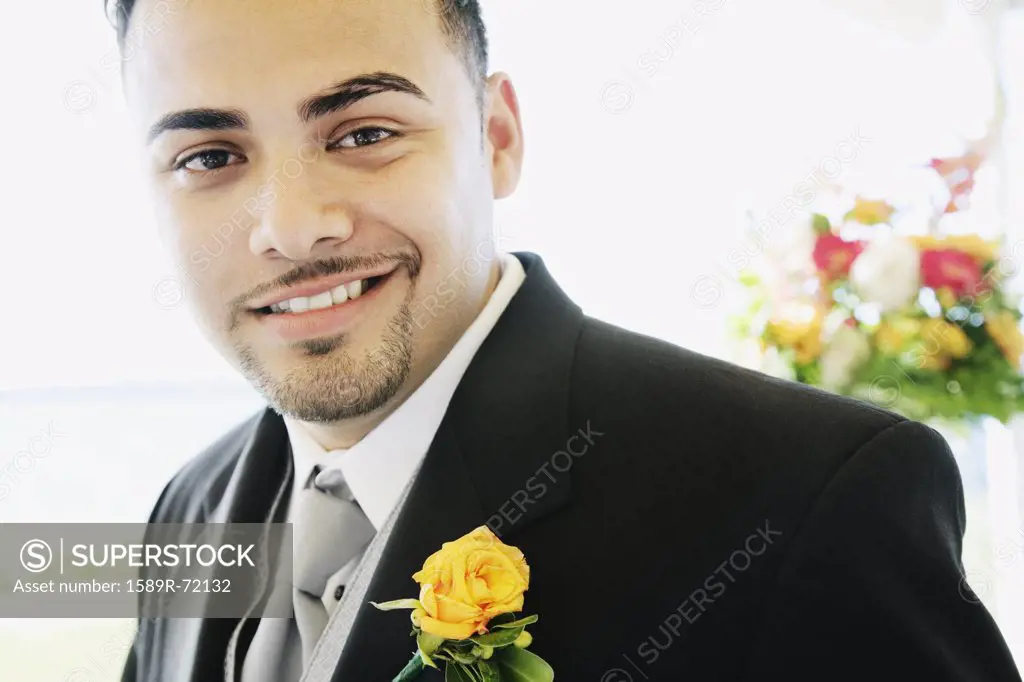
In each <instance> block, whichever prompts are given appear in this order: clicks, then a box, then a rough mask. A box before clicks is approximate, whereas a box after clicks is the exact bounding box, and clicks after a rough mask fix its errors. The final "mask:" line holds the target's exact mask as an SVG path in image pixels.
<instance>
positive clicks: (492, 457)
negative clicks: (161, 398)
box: [124, 253, 1021, 682]
mask: <svg viewBox="0 0 1024 682" xmlns="http://www.w3.org/2000/svg"><path fill="white" fill-rule="evenodd" d="M516 255H517V257H518V258H519V259H520V260H521V261H522V262H523V265H524V267H525V269H526V273H527V276H526V281H525V282H524V283H523V285H522V287H521V289H520V290H519V292H518V293H517V294H516V296H515V297H514V298H513V299H512V301H511V303H510V304H509V306H508V308H507V309H506V311H505V313H504V314H503V315H502V317H501V319H500V320H499V322H498V323H497V325H496V326H495V328H494V329H493V331H492V332H491V334H490V335H489V336H488V338H487V339H486V341H485V342H484V344H483V346H482V347H481V348H480V350H479V352H478V353H477V355H476V357H475V358H474V360H473V362H472V364H471V366H470V367H469V369H468V371H467V372H466V374H465V376H464V378H463V380H462V382H461V384H460V385H459V388H458V390H457V392H456V393H455V395H454V397H453V399H452V402H451V404H450V406H449V408H448V411H447V413H446V415H445V418H444V420H443V422H442V424H441V426H440V428H439V430H438V433H437V434H436V436H435V438H434V441H433V443H432V446H431V448H430V450H429V452H428V454H427V455H426V458H425V460H424V463H423V466H422V469H421V471H420V473H419V476H418V478H417V479H416V481H415V483H414V485H413V488H412V490H411V492H410V495H409V498H408V501H407V503H406V505H405V507H404V509H403V511H402V513H401V515H400V517H399V518H398V520H397V522H396V525H395V528H394V532H393V535H392V537H391V540H390V542H389V544H388V545H387V547H386V549H385V550H384V553H383V556H382V558H381V561H380V564H379V566H378V568H377V570H376V573H375V575H374V577H373V579H372V583H371V585H370V588H369V591H368V594H367V599H368V600H373V601H386V600H389V599H396V598H400V597H406V596H415V593H416V585H415V583H414V582H413V581H412V579H411V576H412V574H413V573H414V572H415V571H416V570H418V569H419V568H420V566H421V565H422V562H423V560H424V559H425V558H426V557H427V556H428V555H430V554H431V553H432V552H434V551H435V550H436V549H438V548H439V547H440V546H441V544H442V543H443V542H445V541H448V540H452V539H455V538H457V537H459V536H461V535H463V534H465V533H466V532H468V531H470V530H471V529H473V528H474V527H477V526H479V525H482V524H485V523H486V524H488V525H490V527H491V528H492V529H493V530H494V531H495V532H496V533H497V534H498V535H499V536H500V537H501V538H502V539H503V540H504V541H505V542H507V543H509V544H513V545H516V546H518V547H519V548H521V549H522V550H523V552H525V554H526V557H527V560H528V561H529V564H530V567H531V581H530V587H529V591H528V592H527V593H526V607H525V609H524V613H530V614H534V613H535V614H539V615H540V621H539V622H538V623H537V624H536V625H534V626H531V628H530V629H531V632H532V634H533V635H534V643H533V645H532V649H533V650H534V651H535V652H536V653H537V654H539V655H541V656H542V657H543V658H545V659H546V660H547V661H548V662H550V663H551V665H552V666H553V667H554V669H555V673H556V679H557V680H588V681H590V682H631V681H632V682H641V681H647V680H682V679H687V680H701V681H710V680H733V681H735V680H742V681H747V680H750V681H753V680H786V681H787V682H802V681H807V682H823V681H826V680H827V681H828V682H840V681H843V680H850V681H851V682H864V680H894V681H896V680H898V681H900V682H907V681H909V680H913V681H915V682H916V681H918V680H928V681H930V682H945V681H949V682H952V681H953V680H956V681H967V680H972V681H973V680H978V681H981V680H984V681H986V682H1010V681H1011V680H1017V681H1018V682H1019V681H1020V680H1021V678H1020V675H1019V673H1018V672H1017V670H1016V668H1015V666H1014V663H1013V661H1012V658H1011V655H1010V653H1009V651H1008V648H1007V646H1006V643H1005V642H1004V640H1003V638H1002V636H1001V635H1000V633H999V631H998V629H997V627H996V625H995V623H994V622H993V619H992V618H991V617H990V615H989V613H988V612H987V611H986V609H985V607H984V606H982V605H981V604H980V603H979V602H978V599H977V598H976V597H975V596H974V594H973V593H971V592H970V590H969V588H967V587H966V585H965V583H964V582H963V581H962V575H963V568H962V564H961V542H962V537H963V533H964V525H965V513H964V501H963V493H962V489H961V480H960V476H959V473H958V470H957V465H956V463H955V461H954V460H953V458H952V456H951V454H950V451H949V449H948V447H947V445H946V443H945V442H944V441H943V440H942V438H941V437H940V436H939V435H938V434H937V433H936V432H935V431H933V430H932V429H930V428H928V427H926V426H924V425H922V424H920V423H916V422H911V421H907V420H905V419H903V418H901V417H899V416H897V415H895V414H892V413H890V412H887V411H884V410H881V409H878V408H877V407H874V406H872V405H870V404H867V403H863V402H856V401H853V400H849V399H845V398H841V397H837V396H833V395H830V394H826V393H824V392H821V391H818V390H814V389H812V388H809V387H806V386H802V385H799V384H795V383H791V382H786V381H780V380H775V379H772V378H769V377H766V376H764V375H762V374H759V373H756V372H753V371H749V370H746V369H743V368H740V367H737V366H734V365H732V364H728V363H726V362H723V361H719V360H716V359H712V358H709V357H705V356H702V355H698V354H696V353H693V352H689V351H686V350H683V349H681V348H679V347H676V346H673V345H671V344H668V343H665V342H663V341H659V340H656V339H652V338H648V337H645V336H642V335H639V334H635V333H631V332H628V331H625V330H623V329H620V328H617V327H614V326H612V325H609V324H606V323H603V322H601V321H598V320H595V319H591V318H589V317H586V316H585V315H583V314H582V312H581V311H580V309H579V308H578V307H577V306H576V305H575V304H574V303H573V302H572V301H571V300H569V299H568V298H567V297H566V295H565V294H564V293H563V292H562V291H561V290H560V289H559V287H558V286H557V285H556V283H555V282H554V280H553V279H552V278H551V276H550V275H549V274H548V272H547V271H546V269H545V267H544V264H543V262H542V261H541V259H540V258H538V257H537V256H536V255H533V254H528V253H520V254H516ZM246 453H248V454H249V455H252V456H248V457H243V455H245V454H246ZM289 457H290V451H289V449H288V443H287V434H286V432H285V428H284V425H283V422H282V421H281V419H280V417H279V416H278V415H277V414H275V413H274V412H272V411H271V410H269V409H267V410H265V411H263V412H262V413H260V414H258V415H256V416H255V417H253V418H252V419H251V420H249V421H248V422H246V423H244V424H242V425H240V426H239V427H237V428H235V429H234V430H233V431H232V432H230V433H229V434H227V435H226V436H224V437H223V438H222V439H221V440H220V441H219V442H217V443H215V444H214V445H213V446H211V447H210V448H209V449H208V450H206V451H205V452H204V453H202V454H201V455H200V456H199V457H198V458H196V459H194V460H193V461H192V462H191V463H189V464H188V465H187V466H186V467H185V468H184V469H183V470H182V471H181V472H180V473H179V474H178V475H177V476H176V477H175V478H174V479H173V480H172V481H171V482H170V483H169V484H168V486H167V488H166V489H165V490H164V492H163V494H162V495H161V497H160V499H159V501H158V503H157V505H156V507H155V509H154V511H153V515H152V517H151V521H153V522H185V521H201V520H203V519H204V518H207V515H208V512H209V510H210V509H212V508H214V507H216V506H217V505H219V504H221V503H222V502H223V500H222V499H221V497H222V496H223V495H224V489H225V486H226V482H227V480H228V478H229V477H230V476H231V474H232V472H233V471H234V469H235V467H236V466H237V465H238V464H239V462H240V461H243V460H244V461H246V462H247V464H246V468H247V470H246V471H244V472H242V479H241V486H240V491H241V494H239V495H238V496H237V497H236V499H234V500H232V501H230V509H231V511H230V520H232V521H240V522H262V521H263V520H264V519H265V518H266V516H267V512H268V510H269V508H270V504H271V497H272V494H273V491H275V490H276V489H277V486H278V485H279V483H280V481H281V477H282V476H283V475H284V472H285V471H286V470H287V460H288V458H289ZM234 626H235V621H232V620H230V619H216V620H215V619H211V620H207V621H204V622H203V631H202V632H203V636H202V639H201V642H200V647H199V649H198V650H197V651H195V652H194V653H193V654H188V653H186V652H182V654H183V655H191V656H193V658H194V662H193V663H192V665H191V669H192V671H193V673H192V677H191V679H192V681H193V682H210V681H212V680H218V679H222V669H223V661H224V651H225V646H226V642H227V640H228V638H229V636H230V633H231V631H232V629H233V627H234ZM163 632H164V631H163V630H162V629H161V627H159V623H156V622H154V621H143V622H141V623H140V631H139V634H138V636H137V639H136V642H135V645H134V647H133V649H132V651H131V653H130V656H129V659H128V662H127V665H126V668H125V673H124V680H125V682H155V681H157V680H160V679H161V674H160V670H158V669H157V668H158V667H159V666H158V664H157V662H156V661H157V659H158V657H157V656H156V654H157V652H159V651H161V649H162V648H163V647H166V646H168V643H167V641H166V639H167V638H166V637H165V636H164V635H163V634H162V633H163ZM244 646H245V644H244V642H243V644H242V647H243V648H244ZM413 649H414V644H413V641H412V639H411V638H410V636H409V626H408V620H407V618H406V617H404V616H403V615H398V614H396V613H385V612H380V611H377V610H376V609H374V608H373V607H371V606H369V605H368V604H367V605H364V606H363V607H362V610H361V612H360V613H359V615H358V617H357V619H356V622H355V625H354V627H353V630H352V634H351V637H350V640H349V642H348V646H347V647H346V650H345V652H344V654H343V655H342V658H341V660H340V662H339V664H338V666H337V669H336V673H335V675H334V678H333V679H334V680H335V682H355V681H359V682H379V681H385V682H386V681H390V680H391V679H392V677H393V676H394V675H395V674H396V673H397V672H398V671H399V670H400V669H401V668H402V666H403V665H404V664H405V663H406V662H407V661H408V659H409V657H410V654H411V652H412V651H413ZM240 658H241V657H240ZM423 679H424V680H428V679H437V680H440V679H441V675H439V674H437V673H434V672H433V671H428V672H427V673H425V674H424V676H423Z"/></svg>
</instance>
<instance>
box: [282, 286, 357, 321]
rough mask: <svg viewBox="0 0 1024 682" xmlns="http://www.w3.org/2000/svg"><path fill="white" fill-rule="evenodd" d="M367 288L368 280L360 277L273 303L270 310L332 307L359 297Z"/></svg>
mask: <svg viewBox="0 0 1024 682" xmlns="http://www.w3.org/2000/svg"><path fill="white" fill-rule="evenodd" d="M365 290H366V280H362V279H360V280H356V281H355V282H349V283H348V284H339V285H338V286H336V287H334V288H333V289H330V290H328V291H322V292H320V293H319V294H317V295H315V296H298V297H296V298H289V299H288V300H287V301H281V302H280V303H274V304H271V306H270V311H271V312H273V313H304V312H306V311H307V310H320V309H321V308H330V307H331V306H332V305H338V304H340V303H344V302H345V301H349V300H351V299H353V298H359V297H360V296H362V295H363V291H365Z"/></svg>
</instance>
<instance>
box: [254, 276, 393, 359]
mask: <svg viewBox="0 0 1024 682" xmlns="http://www.w3.org/2000/svg"><path fill="white" fill-rule="evenodd" d="M397 269H398V268H394V269H393V270H392V271H391V272H390V273H385V274H386V275H387V276H386V277H384V279H382V280H381V281H380V282H378V283H377V285H376V286H375V287H373V288H372V289H370V290H369V291H367V292H366V293H364V294H362V295H361V296H360V297H359V298H357V299H354V300H348V301H345V302H344V303H342V304H341V305H335V306H331V307H330V308H320V309H319V310H307V311H306V312H302V313H275V314H264V313H257V312H252V313H251V314H252V315H254V316H256V318H257V322H258V323H259V324H261V325H263V326H264V327H265V328H266V329H268V330H269V331H271V332H272V333H273V334H274V335H276V336H277V337H279V338H280V339H281V340H283V341H289V342H293V341H303V340H308V339H314V338H317V337H323V336H331V335H337V334H341V333H343V332H345V331H346V330H348V329H349V328H351V327H352V326H353V325H355V324H356V323H358V322H359V319H360V318H361V317H364V316H365V314H366V311H367V310H369V309H370V306H372V305H373V303H374V301H375V300H376V299H377V298H379V296H380V292H381V291H382V290H383V289H385V288H387V287H388V286H389V285H390V284H391V282H392V280H394V277H393V276H392V275H393V273H394V272H395V271H396V270H397ZM375 276H377V275H366V277H375ZM334 279H336V278H334ZM355 279H363V278H362V277H352V276H351V275H349V276H348V279H347V280H344V279H341V280H338V282H339V283H341V282H346V281H348V282H351V281H353V280H355ZM322 281H328V280H326V279H325V280H322ZM335 286H337V285H335ZM317 291H318V290H317V289H314V290H313V292H312V293H316V292H317ZM294 296H302V294H291V295H290V296H289V297H290V298H291V297H294ZM281 300H284V299H281Z"/></svg>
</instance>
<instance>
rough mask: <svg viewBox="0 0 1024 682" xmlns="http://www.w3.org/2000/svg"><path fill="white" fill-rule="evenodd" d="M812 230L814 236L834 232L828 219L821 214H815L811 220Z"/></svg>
mask: <svg viewBox="0 0 1024 682" xmlns="http://www.w3.org/2000/svg"><path fill="white" fill-rule="evenodd" d="M811 228H812V229H813V230H814V234H816V235H819V236H820V235H823V234H829V233H830V232H832V226H831V225H830V224H829V222H828V218H827V217H825V216H823V215H822V214H820V213H815V214H814V215H813V216H812V218H811Z"/></svg>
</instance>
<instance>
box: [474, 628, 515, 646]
mask: <svg viewBox="0 0 1024 682" xmlns="http://www.w3.org/2000/svg"><path fill="white" fill-rule="evenodd" d="M522 631H523V626H518V627H515V628H502V629H500V630H495V632H489V633H487V634H486V635H477V636H476V637H470V641H472V642H476V643H477V644H480V645H481V646H492V647H495V648H497V647H502V646H508V645H509V644H511V643H512V642H514V641H516V638H517V637H519V633H521V632H522Z"/></svg>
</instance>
